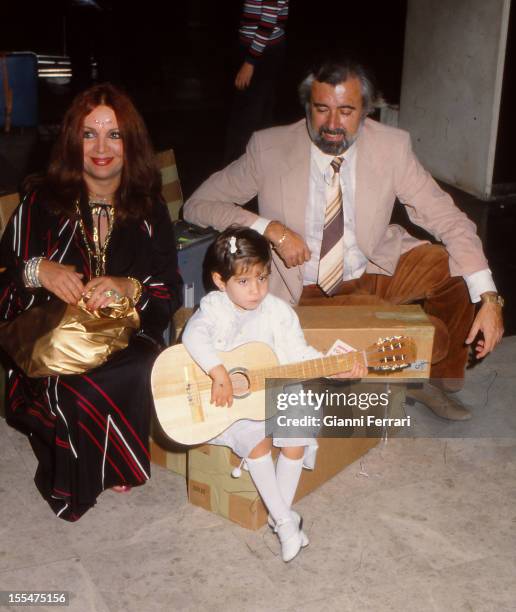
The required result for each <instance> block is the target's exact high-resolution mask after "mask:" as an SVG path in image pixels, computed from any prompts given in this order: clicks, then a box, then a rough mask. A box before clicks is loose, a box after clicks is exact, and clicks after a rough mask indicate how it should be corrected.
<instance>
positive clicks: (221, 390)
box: [208, 364, 233, 407]
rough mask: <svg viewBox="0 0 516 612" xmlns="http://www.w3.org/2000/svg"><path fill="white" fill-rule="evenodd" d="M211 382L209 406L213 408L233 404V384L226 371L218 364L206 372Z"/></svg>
mask: <svg viewBox="0 0 516 612" xmlns="http://www.w3.org/2000/svg"><path fill="white" fill-rule="evenodd" d="M208 375H209V377H210V378H211V380H212V383H211V399H210V404H215V406H226V405H227V406H228V407H230V406H231V405H232V404H233V384H232V382H231V378H229V374H228V371H227V370H226V368H225V367H224V366H223V365H222V364H220V365H218V366H215V367H214V368H212V369H211V370H210V371H209V372H208Z"/></svg>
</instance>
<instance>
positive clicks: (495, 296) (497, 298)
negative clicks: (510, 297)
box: [480, 291, 505, 308]
mask: <svg viewBox="0 0 516 612" xmlns="http://www.w3.org/2000/svg"><path fill="white" fill-rule="evenodd" d="M480 299H481V300H482V304H498V306H500V307H501V308H503V305H504V304H505V300H504V299H503V297H502V296H501V295H500V294H499V293H496V292H495V291H486V292H485V293H482V294H481V296H480Z"/></svg>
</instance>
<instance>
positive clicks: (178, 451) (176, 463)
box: [149, 417, 188, 478]
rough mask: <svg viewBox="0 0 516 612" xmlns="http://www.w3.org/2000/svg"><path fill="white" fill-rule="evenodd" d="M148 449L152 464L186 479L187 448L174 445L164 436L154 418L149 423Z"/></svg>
mask: <svg viewBox="0 0 516 612" xmlns="http://www.w3.org/2000/svg"><path fill="white" fill-rule="evenodd" d="M149 449H150V456H151V461H152V463H155V464H156V465H160V466H161V467H164V468H167V470H171V471H172V472H175V473H176V474H180V475H181V476H183V478H186V464H187V452H188V447H186V446H182V445H180V444H176V443H175V442H173V441H172V440H171V439H170V438H169V437H168V436H167V435H165V434H164V433H163V431H162V429H161V427H160V426H159V423H158V422H157V421H156V419H155V417H153V419H152V422H151V436H150V439H149Z"/></svg>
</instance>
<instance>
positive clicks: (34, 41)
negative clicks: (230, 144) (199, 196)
mask: <svg viewBox="0 0 516 612" xmlns="http://www.w3.org/2000/svg"><path fill="white" fill-rule="evenodd" d="M98 4H99V6H100V7H101V8H102V10H101V11H98V10H95V9H92V8H87V7H81V6H77V5H75V4H74V3H72V2H65V1H54V2H30V3H29V2H23V1H22V2H16V3H15V2H9V7H7V8H6V7H2V15H1V21H0V34H1V39H0V48H1V49H3V50H6V51H33V52H36V53H38V54H42V53H46V54H59V55H62V54H68V55H70V56H71V58H72V62H73V69H74V81H73V82H72V83H71V84H70V85H59V86H57V85H55V83H54V84H53V83H51V82H43V81H40V84H39V111H40V129H39V130H38V138H37V142H36V144H35V146H34V150H33V151H32V154H31V157H30V160H29V163H28V166H27V168H26V170H27V172H32V171H39V170H41V169H43V168H44V167H45V165H46V163H47V159H48V154H49V150H50V147H51V145H52V142H53V138H54V137H55V133H56V130H57V128H58V125H59V122H60V120H61V117H62V115H63V113H64V110H65V109H66V107H67V106H68V104H69V102H70V100H71V98H72V96H73V94H74V93H76V92H77V91H80V90H81V89H82V88H84V87H86V86H88V85H89V84H90V83H91V76H92V75H91V59H93V60H94V61H95V62H96V65H97V67H96V75H95V76H96V79H97V80H100V81H102V80H111V81H113V82H114V83H116V84H118V85H121V86H122V87H123V88H124V89H125V90H126V91H127V92H128V93H129V94H130V95H131V96H132V98H133V100H134V101H135V103H136V105H137V107H138V108H139V110H140V111H141V112H142V114H143V116H144V118H145V121H146V123H147V126H148V128H149V131H150V134H151V137H152V140H153V142H154V145H155V148H156V149H157V150H161V149H166V148H173V149H174V150H175V152H176V159H177V164H178V171H179V176H180V179H181V183H182V187H183V191H184V195H185V197H188V196H189V195H190V194H191V193H192V191H193V190H194V189H195V188H196V187H197V186H198V185H199V184H200V183H201V182H202V181H203V180H204V179H205V178H206V177H207V176H208V175H209V174H210V173H211V172H213V171H215V170H217V169H219V168H220V167H221V166H222V165H223V162H222V160H223V143H224V132H225V124H226V119H227V116H228V112H229V108H230V104H231V94H232V86H231V85H232V79H233V78H234V74H235V65H234V45H235V43H236V41H237V34H236V32H237V27H238V20H239V15H240V9H241V0H219V1H218V2H217V1H215V2H214V1H213V0H184V1H183V2H180V1H175V2H174V1H170V0H168V1H167V2H160V1H152V0H148V1H146V2H127V1H122V0H110V1H100V0H99V2H98ZM406 4H407V3H406V0H389V1H388V2H382V3H370V2H369V3H366V2H361V3H346V2H342V0H341V1H334V0H312V1H301V0H291V2H290V12H289V20H288V24H287V64H286V69H285V71H284V75H283V78H282V80H281V84H280V86H279V88H278V91H277V105H276V111H275V123H277V124H280V123H288V122H291V121H295V120H297V119H299V118H301V116H302V110H301V108H300V106H299V104H298V101H297V92H296V89H297V84H298V83H299V81H300V80H301V78H302V77H303V76H304V74H305V73H306V72H307V69H308V68H309V66H310V64H311V62H312V61H313V60H314V58H316V57H318V56H320V55H325V54H327V53H329V52H332V53H335V52H339V53H341V54H349V55H352V56H354V57H356V58H358V59H359V60H360V61H361V62H363V63H364V64H366V65H367V66H368V67H369V68H370V69H371V70H372V72H373V75H374V76H375V79H376V84H377V86H378V88H379V89H380V91H381V92H382V94H383V96H384V98H385V99H386V100H387V102H389V103H391V104H398V103H399V99H400V88H401V78H402V67H403V41H404V36H405V19H406V10H407V6H406ZM42 5H43V6H42ZM515 15H516V9H515V7H514V5H513V7H512V11H511V20H510V23H511V25H510V30H509V40H508V47H507V56H506V67H505V79H504V87H503V92H502V105H501V116H500V124H499V137H498V141H499V146H498V148H497V154H496V160H495V177H494V178H495V182H500V183H505V184H511V183H514V184H515V185H516V178H515V177H516V164H515V163H514V155H513V154H512V145H513V142H514V140H515V138H516V123H515V113H514V109H515V108H516V94H515V87H514V79H513V78H512V74H513V73H514V70H515V69H516V58H515V52H516V42H515V41H516V24H515V21H516V18H515ZM13 187H14V188H15V187H16V186H13ZM13 190H14V189H13ZM448 190H449V191H451V192H452V195H453V196H454V199H455V201H456V203H457V205H458V206H459V207H460V208H462V209H463V210H465V212H467V214H468V215H470V217H471V218H472V219H473V220H474V221H475V222H476V223H477V225H478V229H479V234H480V236H481V238H482V240H483V243H484V248H485V250H486V254H487V256H488V259H489V261H490V265H491V268H492V270H493V274H494V277H495V281H496V283H497V286H498V288H499V290H500V292H501V293H503V294H504V295H505V296H506V298H507V307H506V322H507V331H508V332H509V333H515V332H516V308H515V307H514V306H515V304H516V288H515V283H514V280H513V279H514V277H515V275H516V258H515V257H514V254H513V241H514V235H515V230H516V197H515V196H514V195H509V196H505V197H500V198H498V199H496V200H494V201H492V202H489V203H486V202H483V201H480V200H478V199H476V198H474V197H472V196H469V195H467V194H464V193H463V192H460V191H458V190H454V189H453V188H449V189H448ZM512 193H514V192H512ZM394 221H396V222H401V223H402V224H404V225H407V226H409V227H410V224H409V222H408V220H407V219H406V215H405V214H404V210H403V209H402V207H401V206H398V207H396V209H395V214H394ZM410 229H411V231H412V232H413V233H414V234H417V235H422V234H421V232H420V231H418V230H417V229H415V228H413V227H412V228H410Z"/></svg>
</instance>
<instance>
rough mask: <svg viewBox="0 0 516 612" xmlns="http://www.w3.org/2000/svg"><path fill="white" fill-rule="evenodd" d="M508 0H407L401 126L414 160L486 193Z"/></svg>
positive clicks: (466, 188) (446, 178)
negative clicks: (414, 154) (408, 133)
mask: <svg viewBox="0 0 516 612" xmlns="http://www.w3.org/2000/svg"><path fill="white" fill-rule="evenodd" d="M509 9H510V0H408V10H407V27H406V35H405V52H404V61H403V78H402V89H401V102H400V117H399V125H400V127H402V128H404V129H407V130H409V131H410V133H411V135H412V141H413V146H414V150H415V152H416V154H417V155H418V157H419V159H420V160H421V162H422V163H423V164H424V165H425V166H426V167H427V168H428V170H430V172H431V173H432V174H433V175H434V176H435V177H437V178H439V179H441V180H443V181H445V182H447V183H450V184H452V185H455V186H457V187H459V188H461V189H463V190H464V191H467V192H469V193H472V194H474V195H477V196H479V197H484V198H488V197H489V196H490V194H491V184H492V176H493V163H494V151H495V146H496V133H497V127H498V114H499V107H500V92H501V83H502V75H503V63H504V56H505V46H506V40H507V26H508V19H509Z"/></svg>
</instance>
